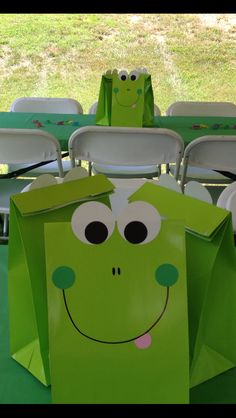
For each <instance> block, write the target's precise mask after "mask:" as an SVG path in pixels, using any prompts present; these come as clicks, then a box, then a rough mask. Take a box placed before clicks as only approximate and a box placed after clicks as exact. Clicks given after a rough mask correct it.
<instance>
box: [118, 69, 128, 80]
mask: <svg viewBox="0 0 236 418" xmlns="http://www.w3.org/2000/svg"><path fill="white" fill-rule="evenodd" d="M118 77H119V79H120V80H122V81H126V80H127V78H128V73H127V71H126V70H121V71H119V74H118Z"/></svg>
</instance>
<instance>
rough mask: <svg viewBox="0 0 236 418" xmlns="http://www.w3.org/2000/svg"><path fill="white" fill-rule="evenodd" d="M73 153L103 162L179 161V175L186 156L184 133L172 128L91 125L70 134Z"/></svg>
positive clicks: (128, 163)
mask: <svg viewBox="0 0 236 418" xmlns="http://www.w3.org/2000/svg"><path fill="white" fill-rule="evenodd" d="M68 147H69V155H70V158H71V162H72V166H73V167H74V166H75V160H76V159H79V160H87V161H90V162H94V163H99V164H107V165H123V166H146V165H158V164H162V163H163V164H165V163H166V164H167V163H170V162H174V163H176V172H175V175H176V178H177V177H178V175H179V165H180V161H181V158H182V155H183V149H184V143H183V140H182V138H181V136H180V135H178V134H177V133H176V132H174V131H172V130H170V129H161V128H127V127H119V126H87V127H83V128H79V129H77V130H76V131H75V132H74V133H73V134H72V135H71V137H70V139H69V143H68Z"/></svg>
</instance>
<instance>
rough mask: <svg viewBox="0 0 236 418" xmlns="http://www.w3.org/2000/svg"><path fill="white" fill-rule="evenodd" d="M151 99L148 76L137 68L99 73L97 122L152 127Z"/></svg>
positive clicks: (152, 99)
mask: <svg viewBox="0 0 236 418" xmlns="http://www.w3.org/2000/svg"><path fill="white" fill-rule="evenodd" d="M153 120H154V98H153V90H152V81H151V75H150V74H148V73H146V72H140V71H138V70H134V71H132V72H131V73H130V74H128V73H127V72H126V71H120V72H119V73H117V72H116V71H113V73H109V72H107V73H106V74H103V75H102V79H101V85H100V92H99V98H98V106H97V112H96V124H97V125H110V126H130V127H142V126H153Z"/></svg>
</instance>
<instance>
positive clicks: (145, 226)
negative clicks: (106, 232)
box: [117, 201, 161, 244]
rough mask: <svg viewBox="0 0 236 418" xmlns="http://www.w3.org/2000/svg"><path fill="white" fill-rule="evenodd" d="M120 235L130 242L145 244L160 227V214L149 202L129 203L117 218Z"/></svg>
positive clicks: (156, 233)
mask: <svg viewBox="0 0 236 418" xmlns="http://www.w3.org/2000/svg"><path fill="white" fill-rule="evenodd" d="M117 227H118V230H119V232H120V234H121V236H122V237H123V238H124V239H125V240H127V241H129V242H130V243H131V244H146V243H148V242H150V241H152V240H153V239H154V238H155V237H156V236H157V235H158V233H159V231H160V229H161V216H160V214H159V212H158V211H157V209H156V208H155V207H154V206H152V205H150V203H147V202H143V201H136V202H132V203H129V204H128V205H127V207H126V208H125V209H124V211H123V212H122V214H121V216H120V217H119V219H118V220H117Z"/></svg>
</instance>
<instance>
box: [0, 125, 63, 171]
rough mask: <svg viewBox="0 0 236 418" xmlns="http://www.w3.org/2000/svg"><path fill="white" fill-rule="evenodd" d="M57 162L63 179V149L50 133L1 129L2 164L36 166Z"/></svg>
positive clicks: (0, 162) (0, 148) (0, 157)
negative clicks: (51, 161) (40, 163)
mask: <svg viewBox="0 0 236 418" xmlns="http://www.w3.org/2000/svg"><path fill="white" fill-rule="evenodd" d="M49 160H57V163H58V173H59V176H60V177H63V168H62V160H61V147H60V143H59V142H58V140H57V139H56V138H55V137H54V136H53V135H51V134H49V133H48V132H44V131H42V130H38V129H10V128H9V129H8V128H7V129H4V128H1V129H0V164H34V163H39V162H44V161H49Z"/></svg>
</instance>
